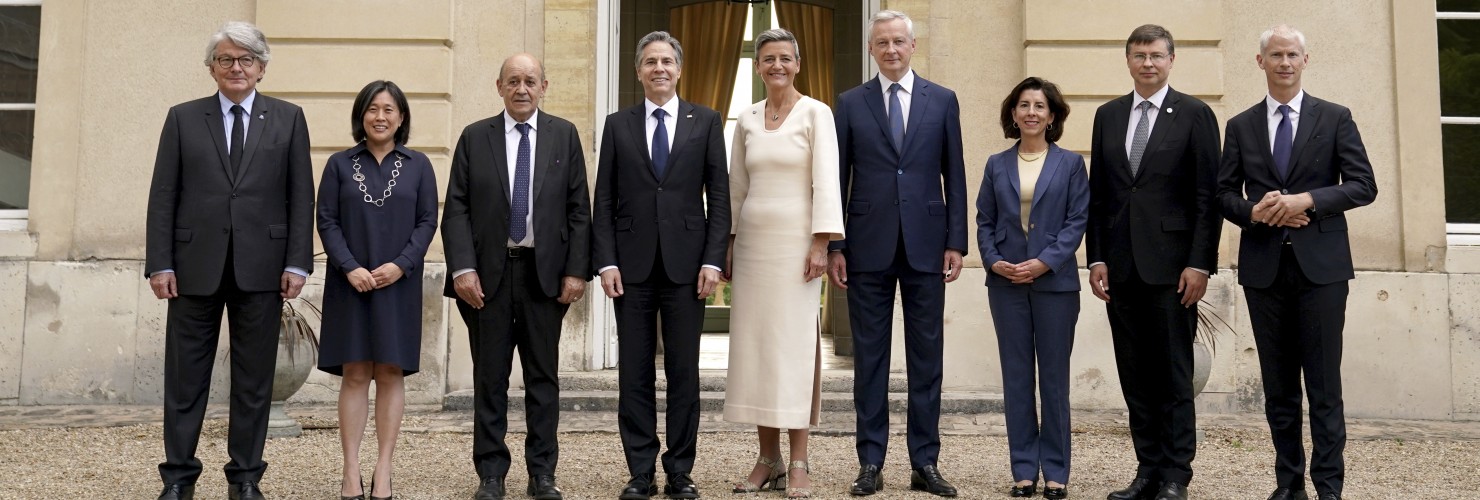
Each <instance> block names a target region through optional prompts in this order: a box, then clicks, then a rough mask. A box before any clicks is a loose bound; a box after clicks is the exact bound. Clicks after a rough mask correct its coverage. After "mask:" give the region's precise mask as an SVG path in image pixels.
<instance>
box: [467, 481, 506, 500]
mask: <svg viewBox="0 0 1480 500" xmlns="http://www.w3.org/2000/svg"><path fill="white" fill-rule="evenodd" d="M473 500H504V478H503V477H502V476H500V477H488V478H483V481H482V482H480V483H478V491H477V492H475V493H473Z"/></svg>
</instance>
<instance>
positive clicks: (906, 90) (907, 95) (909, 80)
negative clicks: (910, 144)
mask: <svg viewBox="0 0 1480 500" xmlns="http://www.w3.org/2000/svg"><path fill="white" fill-rule="evenodd" d="M896 83H898V84H899V109H900V113H899V114H900V115H903V118H904V131H905V133H909V131H910V100H911V98H912V97H913V96H914V95H915V70H913V69H910V70H906V71H905V72H904V77H903V78H900V79H899V81H898V82H896V81H893V80H890V79H889V77H887V76H884V74H883V73H879V88H881V89H883V91H884V116H885V117H887V116H889V86H890V85H893V84H896Z"/></svg>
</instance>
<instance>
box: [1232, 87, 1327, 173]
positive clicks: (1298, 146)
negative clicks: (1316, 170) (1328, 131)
mask: <svg viewBox="0 0 1480 500" xmlns="http://www.w3.org/2000/svg"><path fill="white" fill-rule="evenodd" d="M1323 102H1324V101H1321V100H1320V99H1317V98H1316V97H1315V96H1312V95H1310V93H1309V92H1306V93H1305V97H1304V98H1302V101H1301V104H1300V126H1299V127H1298V128H1296V129H1295V137H1294V139H1292V140H1291V145H1290V146H1291V147H1290V177H1294V176H1295V169H1297V168H1300V167H1301V166H1303V165H1302V164H1303V163H1304V162H1301V161H1300V158H1301V156H1300V155H1301V153H1302V152H1304V151H1305V145H1306V144H1307V143H1309V142H1310V138H1311V134H1313V133H1315V132H1314V131H1315V129H1316V128H1317V126H1318V125H1319V124H1320V123H1321V118H1322V115H1323V113H1321V111H1322V110H1323V109H1324V108H1323V107H1322V106H1321V104H1322V103H1323ZM1249 112H1250V115H1251V116H1250V118H1251V119H1250V120H1249V128H1251V129H1252V130H1251V131H1250V132H1251V134H1252V135H1253V136H1254V140H1256V141H1258V142H1259V152H1260V153H1261V154H1262V155H1263V158H1264V160H1265V161H1264V164H1265V165H1266V166H1268V167H1269V175H1270V177H1271V178H1274V179H1279V181H1280V182H1288V181H1289V179H1287V178H1281V177H1280V174H1279V172H1276V171H1275V170H1274V151H1273V149H1274V148H1272V147H1270V144H1269V114H1270V113H1272V111H1270V110H1269V106H1268V105H1267V103H1266V102H1265V100H1264V99H1260V100H1259V103H1258V104H1255V105H1254V106H1253V107H1250V108H1249Z"/></svg>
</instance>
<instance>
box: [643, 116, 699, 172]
mask: <svg viewBox="0 0 1480 500" xmlns="http://www.w3.org/2000/svg"><path fill="white" fill-rule="evenodd" d="M673 127H674V130H673V144H669V145H668V175H673V168H674V167H675V166H677V165H678V162H676V161H674V160H675V159H677V158H678V154H679V152H680V151H682V150H683V145H684V144H688V142H689V140H688V139H689V137H691V136H693V135H694V105H693V104H690V103H689V102H688V101H683V100H680V101H678V116H675V117H673ZM644 130H645V129H644ZM666 179H667V177H666V176H665V177H664V178H663V179H658V183H659V184H662V183H663V181H664V180H666Z"/></svg>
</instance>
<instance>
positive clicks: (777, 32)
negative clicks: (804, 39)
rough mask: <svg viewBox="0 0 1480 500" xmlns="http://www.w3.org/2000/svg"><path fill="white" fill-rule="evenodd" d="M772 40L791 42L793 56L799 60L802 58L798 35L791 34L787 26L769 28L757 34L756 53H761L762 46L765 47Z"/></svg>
mask: <svg viewBox="0 0 1480 500" xmlns="http://www.w3.org/2000/svg"><path fill="white" fill-rule="evenodd" d="M771 42H791V55H792V57H795V58H797V60H798V61H801V60H802V47H801V46H800V45H797V36H796V35H793V34H791V32H790V31H786V29H785V28H776V29H769V30H766V31H762V32H761V34H760V35H757V36H756V37H755V52H756V54H757V55H759V54H760V52H761V47H764V46H765V45H766V44H768V43H771Z"/></svg>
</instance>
